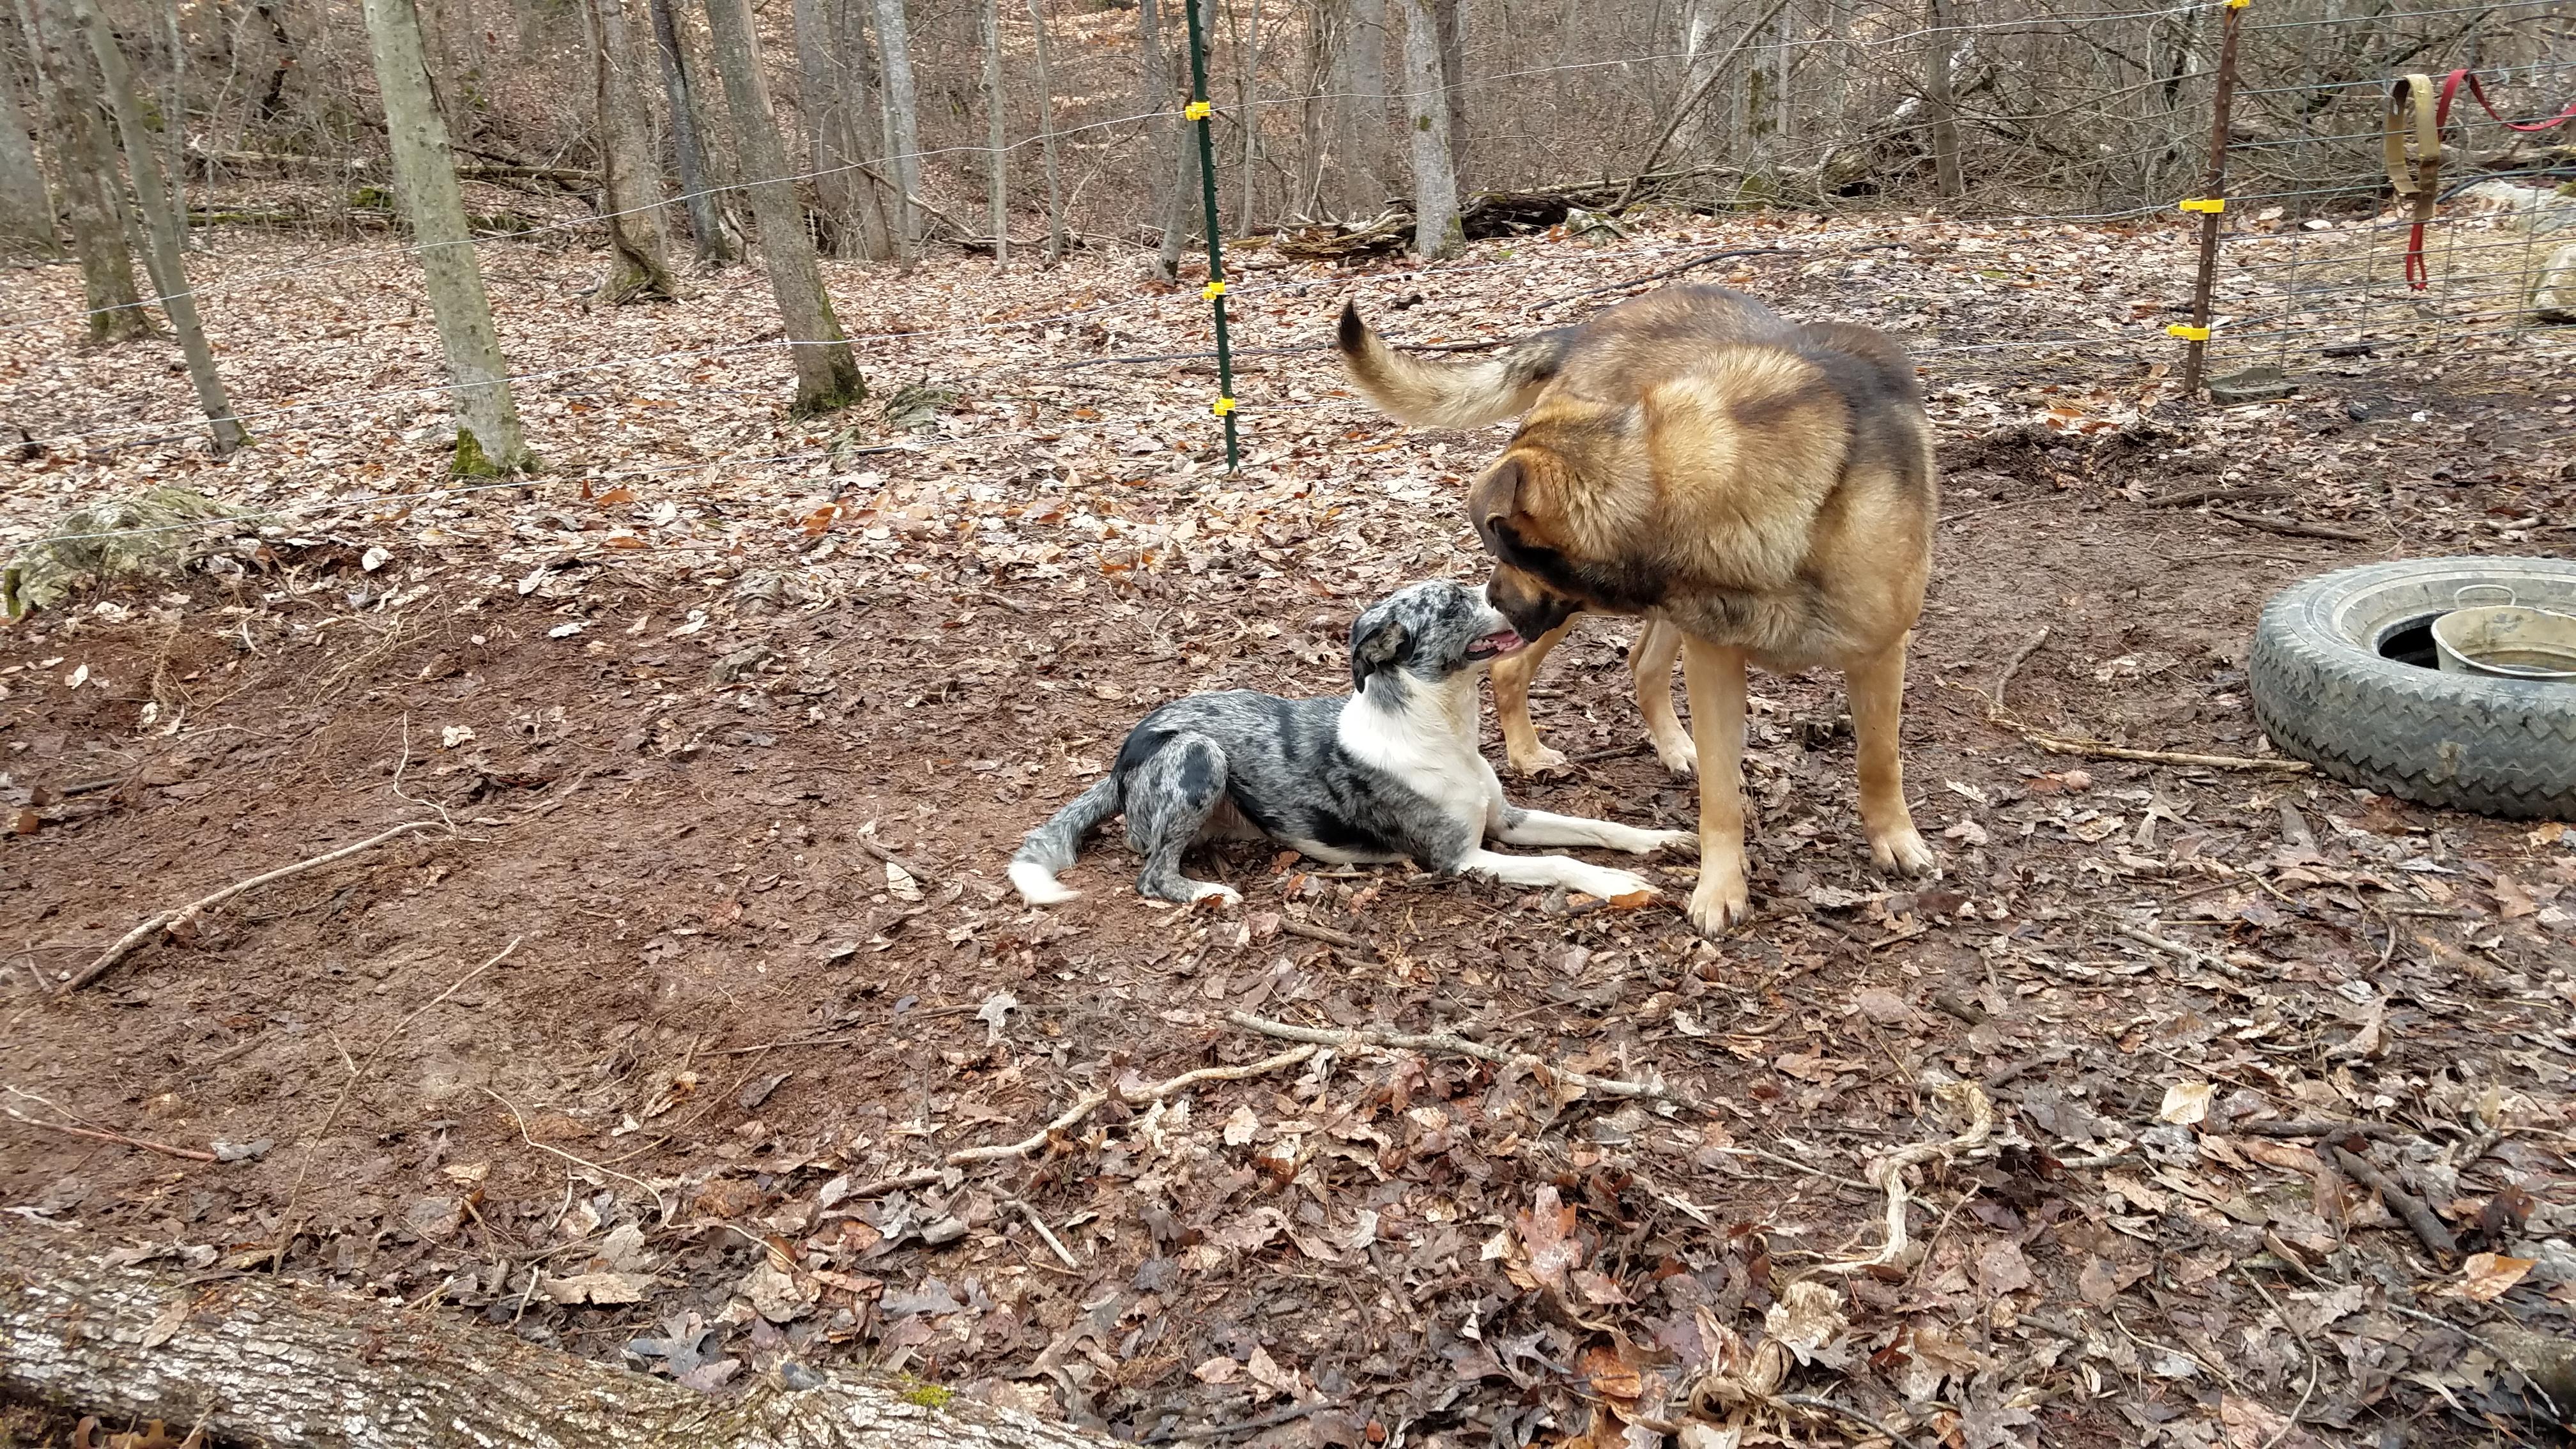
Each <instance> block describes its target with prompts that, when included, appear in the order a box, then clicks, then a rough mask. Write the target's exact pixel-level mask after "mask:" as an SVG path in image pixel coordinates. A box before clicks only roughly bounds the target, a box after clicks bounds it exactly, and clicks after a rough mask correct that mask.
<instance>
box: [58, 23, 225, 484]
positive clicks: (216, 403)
mask: <svg viewBox="0 0 2576 1449" xmlns="http://www.w3.org/2000/svg"><path fill="white" fill-rule="evenodd" d="M74 4H75V5H76V6H77V7H78V10H79V14H80V21H81V25H82V28H84V29H85V30H87V31H88V32H89V46H90V53H91V54H92V55H93V56H94V57H95V58H96V59H97V61H98V74H99V78H100V79H101V80H103V81H105V82H106V83H107V84H106V91H107V99H108V104H109V105H110V107H111V108H112V109H113V110H114V112H115V114H116V130H117V134H118V135H119V136H121V137H122V138H123V139H124V141H125V164H126V166H127V168H128V169H129V170H130V171H131V172H132V173H133V177H134V197H135V203H136V206H137V207H138V209H140V210H141V211H142V213H143V226H144V232H145V236H146V237H147V239H148V240H149V242H150V244H151V248H152V250H151V257H152V259H153V262H154V265H153V267H152V283H153V285H154V286H156V287H159V288H160V289H161V306H162V310H164V311H165V312H167V313H168V314H169V317H170V327H171V330H172V331H174V332H177V333H178V334H179V350H180V352H181V353H182V354H183V355H184V356H186V358H187V359H188V380H189V381H190V382H191V383H193V384H195V385H196V389H197V405H198V406H199V407H202V408H204V409H205V410H206V418H207V420H208V421H209V422H210V423H212V424H213V427H214V435H215V455H216V456H217V457H222V456H224V455H225V454H228V453H230V452H232V451H233V450H234V449H236V448H239V447H240V446H241V445H242V444H243V443H244V442H247V441H248V438H247V436H246V435H245V434H244V433H243V432H242V425H241V420H240V419H238V418H236V417H234V416H233V405H232V402H231V401H230V400H229V399H227V398H226V397H225V396H224V380H223V378H222V377H221V376H220V375H218V374H217V373H216V371H215V350H214V349H213V348H212V347H209V346H207V345H206V329H205V327H204V326H203V325H202V324H201V323H200V322H199V321H198V318H197V297H196V293H195V292H193V291H191V290H190V289H189V286H188V272H187V269H186V268H185V267H184V266H182V265H181V264H180V252H181V243H180V236H181V232H180V230H179V228H180V221H179V219H178V217H176V216H174V215H172V214H171V210H170V193H169V191H168V190H167V189H166V188H165V187H164V186H163V184H162V181H161V159H160V157H159V156H158V155H156V154H155V153H154V151H153V147H152V132H151V130H150V129H149V128H147V127H146V126H145V125H144V124H143V108H142V107H141V106H139V105H137V104H136V103H135V99H134V95H135V90H134V76H133V73H132V72H131V71H130V70H129V69H128V68H127V66H126V64H125V52H124V51H122V50H119V49H118V48H117V45H116V37H115V36H114V35H112V34H110V33H108V28H107V22H106V21H105V20H102V19H100V18H99V13H98V7H97V5H96V4H94V3H93V0H74ZM110 179H111V180H113V178H112V177H111V178H110Z"/></svg>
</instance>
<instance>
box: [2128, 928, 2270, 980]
mask: <svg viewBox="0 0 2576 1449" xmlns="http://www.w3.org/2000/svg"><path fill="white" fill-rule="evenodd" d="M2111 934H2113V935H2115V936H2119V937H2121V938H2122V939H2124V940H2130V941H2135V942H2137V943H2138V944H2139V945H2141V946H2148V947H2152V948H2154V949H2155V950H2158V951H2162V952H2164V953H2165V954H2166V955H2168V956H2171V957H2173V958H2175V959H2176V960H2178V961H2181V962H2182V963H2183V964H2185V965H2187V966H2192V967H2195V968H2197V969H2199V970H2202V971H2207V972H2209V973H2211V974H2212V975H2217V976H2224V977H2226V978H2227V979H2228V980H2230V981H2242V980H2244V979H2245V978H2246V974H2247V973H2246V972H2244V971H2243V970H2240V969H2239V968H2237V967H2234V966H2230V965H2229V964H2227V963H2226V962H2224V961H2221V960H2219V959H2218V958H2217V957H2215V956H2213V955H2211V954H2209V953H2208V952H2207V951H2203V950H2201V949H2199V948H2198V947H2196V946H2186V945H2184V944H2183V943H2182V942H2180V941H2168V940H2166V939H2165V938H2164V937H2162V936H2159V935H2157V934H2156V933H2155V932H2153V931H2150V930H2148V929H2147V928H2146V927H2144V926H2136V925H2131V924H2129V923H2128V922H2126V921H2123V922H2120V923H2118V924H2115V925H2114V926H2112V928H2111Z"/></svg>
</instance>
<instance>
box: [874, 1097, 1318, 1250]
mask: <svg viewBox="0 0 2576 1449" xmlns="http://www.w3.org/2000/svg"><path fill="white" fill-rule="evenodd" d="M1314 1055H1315V1049H1314V1048H1313V1047H1311V1046H1302V1047H1294V1048H1291V1049H1290V1050H1288V1051H1284V1052H1281V1053H1280V1054H1279V1055H1277V1056H1275V1057H1264V1058H1262V1059H1261V1060H1260V1061H1257V1062H1247V1063H1245V1064H1244V1065H1242V1066H1239V1067H1200V1068H1199V1069H1197V1070H1196V1071H1189V1072H1183V1073H1181V1074H1180V1075H1179V1076H1177V1077H1174V1078H1172V1079H1171V1080H1170V1081H1167V1082H1157V1083H1154V1084H1152V1085H1148V1086H1142V1087H1139V1088H1136V1089H1134V1090H1129V1089H1127V1088H1125V1087H1119V1086H1112V1087H1111V1088H1110V1089H1109V1090H1108V1091H1106V1092H1085V1093H1084V1094H1083V1095H1082V1096H1081V1098H1079V1099H1078V1100H1076V1101H1075V1102H1074V1104H1073V1105H1072V1106H1070V1107H1067V1108H1065V1109H1064V1111H1062V1112H1061V1113H1058V1114H1057V1116H1056V1118H1055V1120H1054V1121H1052V1122H1049V1123H1047V1124H1046V1125H1045V1126H1044V1127H1041V1128H1039V1129H1038V1130H1037V1131H1036V1132H1034V1133H1032V1134H1030V1135H1029V1136H1027V1137H1024V1138H1021V1139H1020V1140H1019V1141H1017V1142H997V1143H994V1144H992V1145H991V1146H987V1147H966V1148H960V1149H959V1150H957V1151H955V1152H951V1153H949V1154H948V1155H947V1156H946V1157H944V1158H942V1159H940V1160H941V1162H942V1163H943V1164H944V1165H945V1166H946V1167H971V1166H973V1165H975V1164H977V1163H980V1162H1002V1161H1006V1160H1008V1159H1010V1158H1014V1157H1026V1156H1028V1155H1029V1154H1030V1153H1032V1152H1035V1151H1037V1150H1038V1149H1039V1148H1041V1147H1044V1146H1046V1145H1047V1143H1048V1142H1049V1141H1050V1140H1051V1139H1053V1138H1054V1136H1055V1135H1056V1134H1057V1133H1059V1132H1066V1131H1070V1130H1072V1129H1073V1128H1074V1127H1075V1126H1077V1125H1079V1124H1080V1123H1081V1122H1082V1121H1083V1119H1085V1118H1087V1117H1089V1116H1090V1115H1091V1114H1092V1113H1094V1112H1097V1111H1099V1110H1100V1109H1101V1108H1102V1107H1103V1106H1106V1105H1107V1104H1108V1102H1109V1100H1110V1099H1111V1098H1112V1097H1115V1098H1117V1099H1118V1100H1119V1101H1121V1102H1124V1103H1127V1104H1128V1105H1130V1106H1135V1105H1141V1104H1144V1103H1148V1102H1159V1101H1161V1100H1163V1099H1164V1098H1166V1097H1169V1096H1172V1095H1173V1094H1175V1093H1177V1092H1182V1091H1186V1090H1188V1089H1189V1088H1191V1087H1194V1086H1197V1085H1198V1084H1199V1083H1201V1082H1240V1081H1244V1080H1246V1079H1248V1078H1251V1077H1258V1076H1265V1075H1267V1074H1269V1073H1271V1072H1275V1071H1278V1070H1279V1069H1280V1068H1282V1067H1293V1066H1295V1065H1297V1064H1298V1063H1299V1062H1302V1061H1305V1060H1307V1059H1308V1058H1310V1057H1312V1056H1314ZM943 1175H944V1174H943V1170H942V1168H938V1167H924V1168H917V1169H915V1170H913V1171H911V1172H904V1173H897V1174H896V1175H894V1176H892V1177H884V1178H879V1179H878V1180H876V1181H875V1182H868V1183H861V1184H860V1185H859V1186H857V1187H854V1188H852V1189H850V1190H849V1191H848V1192H846V1193H843V1194H842V1195H841V1196H842V1197H843V1199H845V1200H848V1199H855V1198H862V1197H874V1196H877V1195H879V1194H881V1193H889V1192H898V1191H901V1190H902V1189H905V1188H910V1187H927V1186H929V1185H930V1184H931V1183H934V1182H937V1181H938V1180H939V1179H940V1178H941V1176H943ZM1058 1251H1059V1252H1061V1251H1062V1249H1058Z"/></svg>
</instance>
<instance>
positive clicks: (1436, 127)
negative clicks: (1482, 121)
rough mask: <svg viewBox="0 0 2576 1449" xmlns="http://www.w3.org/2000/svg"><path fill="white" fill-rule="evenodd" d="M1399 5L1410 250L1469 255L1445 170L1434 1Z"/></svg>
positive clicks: (1445, 121)
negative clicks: (1408, 145) (1409, 159)
mask: <svg viewBox="0 0 2576 1449" xmlns="http://www.w3.org/2000/svg"><path fill="white" fill-rule="evenodd" d="M1398 3H1399V4H1401V5H1402V6H1403V7H1404V90H1405V97H1404V105H1405V113H1406V114H1405V130H1406V132H1407V134H1409V135H1411V136H1412V138H1413V249H1414V251H1416V252H1418V253H1420V254H1421V255H1423V256H1426V257H1431V258H1435V259H1436V258H1441V257H1454V256H1456V255H1458V254H1459V253H1460V252H1462V251H1465V250H1466V249H1467V234H1466V232H1465V230H1464V229H1462V228H1461V227H1460V225H1459V223H1458V174H1457V172H1456V171H1454V170H1452V169H1451V167H1450V164H1449V106H1448V98H1447V96H1446V94H1445V93H1444V90H1443V87H1442V85H1441V82H1440V34H1439V21H1438V18H1437V17H1436V16H1434V15H1433V14H1432V10H1431V6H1432V0H1398Z"/></svg>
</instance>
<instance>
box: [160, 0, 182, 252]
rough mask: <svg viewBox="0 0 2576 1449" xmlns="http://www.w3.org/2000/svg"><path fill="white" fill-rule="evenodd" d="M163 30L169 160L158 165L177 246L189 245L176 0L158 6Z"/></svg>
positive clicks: (163, 125)
mask: <svg viewBox="0 0 2576 1449" xmlns="http://www.w3.org/2000/svg"><path fill="white" fill-rule="evenodd" d="M161 26H162V33H163V35H164V36H166V37H167V39H168V41H169V46H170V78H169V83H168V84H167V85H166V86H164V87H163V88H162V92H161V94H162V101H161V133H162V140H163V141H164V142H165V143H166V144H167V145H168V146H169V148H170V159H169V160H168V161H167V162H166V163H164V165H163V166H162V168H161V174H162V176H163V177H164V178H165V179H167V180H168V181H169V183H170V214H171V215H172V216H175V217H177V218H178V219H179V245H180V246H181V247H182V248H185V247H186V246H187V244H188V38H187V35H186V33H185V32H184V31H183V30H181V28H180V25H179V0H167V3H165V4H164V5H163V6H162V7H161Z"/></svg>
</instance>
